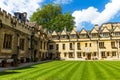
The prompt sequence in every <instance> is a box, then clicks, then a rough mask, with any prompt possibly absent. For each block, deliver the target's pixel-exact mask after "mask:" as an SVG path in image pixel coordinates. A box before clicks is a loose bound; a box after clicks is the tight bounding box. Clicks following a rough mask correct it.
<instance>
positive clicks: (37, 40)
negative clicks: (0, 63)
mask: <svg viewBox="0 0 120 80" xmlns="http://www.w3.org/2000/svg"><path fill="white" fill-rule="evenodd" d="M17 14H18V13H17ZM47 45H48V33H47V30H46V29H43V28H42V27H41V26H38V25H37V24H36V23H35V22H22V21H21V20H20V19H18V18H17V17H15V16H11V14H9V13H7V12H6V11H5V10H1V9H0V59H12V57H13V55H16V56H17V58H18V59H24V60H26V59H27V58H29V59H32V60H35V59H38V60H44V59H47V58H48V49H47Z"/></svg>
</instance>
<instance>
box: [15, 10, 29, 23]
mask: <svg viewBox="0 0 120 80" xmlns="http://www.w3.org/2000/svg"><path fill="white" fill-rule="evenodd" d="M14 15H15V17H16V18H17V19H20V20H21V22H22V23H25V22H27V13H26V12H23V13H20V12H15V13H14Z"/></svg>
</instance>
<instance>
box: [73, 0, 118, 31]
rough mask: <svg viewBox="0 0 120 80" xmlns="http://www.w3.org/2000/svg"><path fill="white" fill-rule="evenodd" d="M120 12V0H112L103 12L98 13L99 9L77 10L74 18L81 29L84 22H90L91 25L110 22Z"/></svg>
mask: <svg viewBox="0 0 120 80" xmlns="http://www.w3.org/2000/svg"><path fill="white" fill-rule="evenodd" d="M119 12H120V0H111V1H110V2H109V3H107V4H106V5H105V9H104V10H103V11H102V12H98V9H97V8H94V7H89V8H87V9H83V10H76V11H74V12H73V14H72V16H74V17H75V22H76V26H77V29H80V27H81V26H83V25H82V23H83V22H90V23H91V24H99V25H101V24H102V23H105V22H108V21H109V20H110V19H112V18H114V17H115V15H116V14H118V13H119Z"/></svg>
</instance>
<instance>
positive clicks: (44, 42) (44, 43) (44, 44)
mask: <svg viewBox="0 0 120 80" xmlns="http://www.w3.org/2000/svg"><path fill="white" fill-rule="evenodd" d="M45 44H46V43H45V42H44V50H45Z"/></svg>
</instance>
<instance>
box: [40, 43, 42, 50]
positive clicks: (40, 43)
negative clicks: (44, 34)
mask: <svg viewBox="0 0 120 80" xmlns="http://www.w3.org/2000/svg"><path fill="white" fill-rule="evenodd" d="M40 49H42V41H40Z"/></svg>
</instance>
